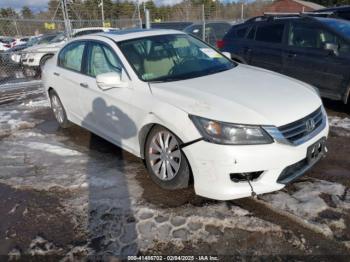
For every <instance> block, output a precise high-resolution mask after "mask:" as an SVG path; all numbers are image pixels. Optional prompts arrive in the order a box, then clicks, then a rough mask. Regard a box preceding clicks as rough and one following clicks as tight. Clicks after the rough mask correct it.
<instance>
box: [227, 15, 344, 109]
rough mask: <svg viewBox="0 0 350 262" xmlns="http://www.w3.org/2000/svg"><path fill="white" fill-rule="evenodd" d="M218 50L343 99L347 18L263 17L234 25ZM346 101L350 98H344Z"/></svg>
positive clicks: (327, 94) (331, 97) (330, 95)
mask: <svg viewBox="0 0 350 262" xmlns="http://www.w3.org/2000/svg"><path fill="white" fill-rule="evenodd" d="M222 44H223V47H222V48H221V50H222V51H225V52H229V53H231V57H232V59H233V60H236V61H238V62H242V63H247V64H250V65H254V66H258V67H263V68H266V69H269V70H273V71H276V72H279V73H282V74H285V75H288V76H291V77H294V78H297V79H300V80H302V81H304V82H307V83H309V84H312V85H314V86H315V87H317V88H318V89H319V90H320V93H321V96H323V97H327V98H330V99H334V100H342V101H343V102H344V103H347V102H348V99H349V91H350V22H348V21H346V20H341V19H334V18H324V17H311V16H305V15H302V16H298V15H295V16H263V17H256V18H253V19H250V20H247V21H246V22H244V23H242V24H239V25H236V26H233V27H232V28H231V30H230V31H229V32H228V33H227V34H226V36H225V37H224V39H223V43H222ZM349 101H350V99H349Z"/></svg>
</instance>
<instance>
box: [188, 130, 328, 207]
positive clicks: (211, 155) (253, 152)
mask: <svg viewBox="0 0 350 262" xmlns="http://www.w3.org/2000/svg"><path fill="white" fill-rule="evenodd" d="M327 135H328V125H327V126H326V127H325V128H324V129H323V130H322V131H321V132H320V133H319V134H317V135H316V136H315V137H313V138H312V139H310V140H309V141H307V142H305V143H303V144H301V145H297V146H296V145H287V144H283V143H279V142H275V143H272V144H266V145H248V146H247V145H245V146H244V145H243V146H232V145H218V144H213V143H209V142H206V141H203V140H199V141H197V142H196V143H193V144H191V145H189V146H186V147H184V148H183V149H182V150H183V152H184V153H185V155H186V157H187V158H188V160H189V163H190V165H191V169H192V173H193V176H194V188H195V191H196V194H197V195H200V196H204V197H208V198H212V199H217V200H230V199H237V198H243V197H248V196H251V195H252V188H253V191H254V192H255V193H256V194H263V193H268V192H272V191H276V190H280V189H282V188H283V187H284V186H285V184H286V183H288V182H291V181H292V180H294V179H296V178H298V177H299V176H301V175H302V174H304V173H305V172H306V171H307V170H309V169H310V168H311V167H312V166H313V165H314V164H315V163H316V162H317V161H319V159H320V158H321V156H322V155H323V154H324V152H322V154H320V155H319V156H318V158H317V159H316V160H314V161H312V162H308V161H309V160H308V159H309V155H310V152H309V151H310V147H312V146H313V145H315V143H317V142H318V141H321V140H322V139H324V138H325V137H327ZM322 141H323V140H322ZM303 161H306V164H305V162H303ZM298 163H303V164H305V165H299V164H298ZM296 166H299V167H301V168H299V169H293V167H294V168H295V167H296ZM235 174H243V178H242V179H241V180H239V176H235ZM244 176H248V177H249V179H250V180H251V181H250V182H251V186H250V185H249V183H248V182H247V180H246V179H245V177H244Z"/></svg>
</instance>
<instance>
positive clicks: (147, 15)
mask: <svg viewBox="0 0 350 262" xmlns="http://www.w3.org/2000/svg"><path fill="white" fill-rule="evenodd" d="M145 20H146V21H145V24H146V29H150V28H151V22H150V14H149V10H148V9H146V10H145Z"/></svg>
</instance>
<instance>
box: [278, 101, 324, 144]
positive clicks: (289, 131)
mask: <svg viewBox="0 0 350 262" xmlns="http://www.w3.org/2000/svg"><path fill="white" fill-rule="evenodd" d="M323 121H325V118H324V116H323V110H322V107H320V108H318V109H317V110H316V111H314V112H312V113H311V114H310V115H308V116H306V117H304V118H302V119H299V120H297V121H295V122H293V123H290V124H287V125H284V126H280V127H279V128H278V130H279V131H280V132H281V133H282V134H283V136H284V138H285V139H287V140H288V141H289V142H290V143H293V144H295V143H297V142H298V141H300V140H302V139H303V138H305V137H306V136H308V135H310V134H312V133H313V132H314V131H315V130H317V129H318V128H319V127H320V126H321V125H322V124H323ZM315 135H316V134H315Z"/></svg>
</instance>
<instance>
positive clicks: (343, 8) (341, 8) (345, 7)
mask: <svg viewBox="0 0 350 262" xmlns="http://www.w3.org/2000/svg"><path fill="white" fill-rule="evenodd" d="M330 11H350V5H342V6H335V7H329V8H323V9H319V10H315V11H314V12H330Z"/></svg>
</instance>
